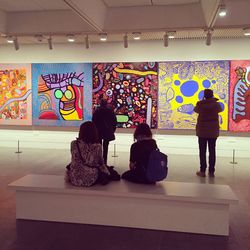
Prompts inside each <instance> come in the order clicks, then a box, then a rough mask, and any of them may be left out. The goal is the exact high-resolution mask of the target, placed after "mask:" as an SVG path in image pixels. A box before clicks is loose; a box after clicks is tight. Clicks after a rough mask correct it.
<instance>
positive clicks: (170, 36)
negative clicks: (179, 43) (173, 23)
mask: <svg viewBox="0 0 250 250" xmlns="http://www.w3.org/2000/svg"><path fill="white" fill-rule="evenodd" d="M175 34H176V31H168V38H169V39H174V38H175Z"/></svg>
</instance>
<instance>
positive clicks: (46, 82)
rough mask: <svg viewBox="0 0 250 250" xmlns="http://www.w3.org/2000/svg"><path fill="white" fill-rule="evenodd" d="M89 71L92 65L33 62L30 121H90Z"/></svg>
mask: <svg viewBox="0 0 250 250" xmlns="http://www.w3.org/2000/svg"><path fill="white" fill-rule="evenodd" d="M91 73H92V65H91V64H83V63H79V64H78V63H60V64H33V65H32V76H33V93H34V95H33V104H34V108H33V124H34V125H53V126H79V125H80V124H81V123H82V121H83V120H90V119H91V111H92V107H91V103H92V98H91V97H92V96H91V93H92V78H91Z"/></svg>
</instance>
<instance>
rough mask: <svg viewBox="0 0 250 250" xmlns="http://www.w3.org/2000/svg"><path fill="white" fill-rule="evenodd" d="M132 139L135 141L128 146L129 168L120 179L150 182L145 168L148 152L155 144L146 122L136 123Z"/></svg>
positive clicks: (155, 146)
mask: <svg viewBox="0 0 250 250" xmlns="http://www.w3.org/2000/svg"><path fill="white" fill-rule="evenodd" d="M134 140H136V142H135V143H133V144H132V146H131V148H130V163H129V168H130V170H128V171H126V172H125V173H123V174H122V179H125V180H128V181H131V182H137V183H144V184H152V182H149V181H148V180H147V178H146V172H145V168H146V166H147V163H148V161H149V156H150V153H151V152H152V151H153V150H156V149H157V144H156V141H155V140H154V139H152V132H151V130H150V128H149V126H148V124H146V123H141V124H139V125H138V127H137V128H136V130H135V132H134Z"/></svg>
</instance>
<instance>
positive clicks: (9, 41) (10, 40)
mask: <svg viewBox="0 0 250 250" xmlns="http://www.w3.org/2000/svg"><path fill="white" fill-rule="evenodd" d="M6 41H7V43H14V38H13V37H12V36H7V37H6Z"/></svg>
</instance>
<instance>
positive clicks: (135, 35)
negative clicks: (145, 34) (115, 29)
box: [132, 32, 141, 40]
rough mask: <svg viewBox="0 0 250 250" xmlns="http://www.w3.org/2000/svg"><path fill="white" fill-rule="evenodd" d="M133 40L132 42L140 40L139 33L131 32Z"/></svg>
mask: <svg viewBox="0 0 250 250" xmlns="http://www.w3.org/2000/svg"><path fill="white" fill-rule="evenodd" d="M132 35H133V39H134V40H140V39H141V32H133V33H132Z"/></svg>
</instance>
